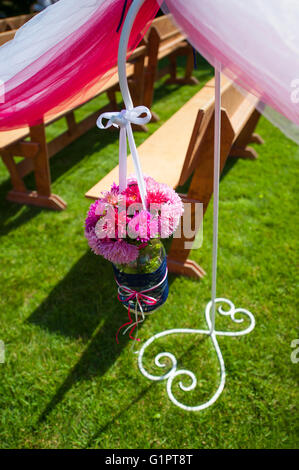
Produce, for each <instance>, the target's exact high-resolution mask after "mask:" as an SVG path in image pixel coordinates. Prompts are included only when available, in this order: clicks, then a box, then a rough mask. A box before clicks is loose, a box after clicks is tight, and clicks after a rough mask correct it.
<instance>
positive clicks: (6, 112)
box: [0, 0, 159, 130]
mask: <svg viewBox="0 0 299 470" xmlns="http://www.w3.org/2000/svg"><path fill="white" fill-rule="evenodd" d="M131 1H132V0H131ZM131 1H128V5H127V9H128V7H129V6H130V5H131ZM123 6H124V1H123V0H93V1H91V0H85V2H82V1H81V0H80V1H79V0H71V1H70V0H60V1H59V2H58V3H56V4H54V5H52V6H51V7H49V8H47V9H46V10H45V11H44V12H42V13H41V14H39V15H37V16H35V17H34V18H33V19H32V20H31V21H29V22H28V23H26V24H25V25H24V26H23V27H22V28H21V29H20V30H19V31H18V32H17V35H16V37H15V39H14V40H12V41H10V42H9V43H7V44H5V45H4V46H2V47H1V48H0V84H1V82H2V87H1V88H2V92H3V96H2V99H1V97H0V130H7V129H13V128H18V127H21V126H24V125H35V124H38V123H40V122H41V121H42V120H43V119H45V118H49V117H51V116H52V115H55V114H57V113H59V112H61V111H65V110H67V109H69V108H71V107H72V106H74V105H76V106H77V105H79V104H81V103H83V102H85V101H86V100H87V99H88V98H90V97H91V96H92V95H93V93H94V92H95V91H99V90H100V88H101V86H102V85H103V83H104V81H105V80H108V79H109V78H110V77H111V74H112V72H111V68H113V67H115V66H116V62H117V50H118V42H119V37H120V32H117V31H116V30H117V27H118V24H119V21H120V18H121V13H122V9H123ZM158 8H159V6H158V4H157V2H156V1H155V0H147V1H146V2H145V4H144V5H143V7H142V8H141V10H140V11H139V13H138V16H137V18H136V21H135V23H134V26H133V29H132V34H131V36H130V41H129V50H133V49H134V48H135V47H136V46H137V44H138V43H139V41H140V40H141V39H142V37H143V35H144V33H145V32H146V29H147V27H148V26H149V24H150V23H149V22H150V21H151V20H152V19H153V18H154V16H155V15H156V13H157V10H158ZM109 71H110V72H109ZM114 72H115V70H114ZM1 101H2V102H1Z"/></svg>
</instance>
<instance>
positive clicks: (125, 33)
mask: <svg viewBox="0 0 299 470" xmlns="http://www.w3.org/2000/svg"><path fill="white" fill-rule="evenodd" d="M144 2H145V0H134V1H133V3H132V5H131V7H130V9H129V11H128V14H127V17H126V20H125V22H124V25H123V29H122V33H121V37H120V41H119V50H118V73H119V84H120V89H121V92H122V96H123V99H124V103H125V105H126V109H127V110H132V109H133V103H132V99H131V96H130V92H129V88H128V83H127V76H126V52H127V47H128V41H129V35H130V32H131V29H132V26H133V23H134V20H135V18H136V15H137V12H138V10H139V8H140V7H141V6H142V4H143V3H144ZM220 70H221V66H220V64H217V66H216V68H215V135H214V188H213V191H214V202H213V262H212V292H211V299H212V300H211V301H210V302H209V303H208V304H207V306H206V311H205V317H206V322H207V327H208V329H207V330H200V329H186V328H177V329H171V330H165V331H162V332H161V333H157V334H156V335H154V336H152V337H151V338H150V339H148V340H147V341H146V343H145V344H144V345H143V347H142V348H141V350H140V351H139V353H138V354H139V355H138V366H139V369H140V371H141V372H142V374H143V375H144V376H145V377H147V378H148V379H150V380H155V381H161V380H167V393H168V396H169V398H170V400H171V401H172V402H173V403H174V404H175V405H177V406H179V407H180V408H182V409H184V410H187V411H200V410H203V409H205V408H208V407H209V406H211V405H212V404H213V403H214V402H215V401H216V400H217V399H218V397H219V396H220V394H221V393H222V391H223V388H224V384H225V365H224V360H223V356H222V353H221V350H220V347H219V344H218V341H217V336H241V335H245V334H247V333H250V332H251V331H252V330H253V328H254V326H255V320H254V316H253V315H252V313H250V312H249V311H248V310H245V309H242V308H235V306H234V304H233V303H232V302H231V301H230V300H228V299H224V298H216V286H217V247H218V213H219V178H220V171H219V168H220V136H221V91H220V76H221V75H220ZM137 158H138V157H137ZM138 170H139V171H140V172H141V169H140V166H139V163H138ZM217 303H222V304H226V305H228V307H229V308H228V310H225V309H223V307H222V305H220V306H219V307H218V309H217V311H218V313H219V314H220V315H225V316H228V317H230V318H231V320H232V321H233V322H235V323H242V322H243V321H244V317H243V318H237V317H236V315H237V314H243V315H245V317H247V318H248V319H249V320H250V325H249V326H248V327H247V328H246V329H244V330H242V331H232V332H229V331H217V330H216V329H215V319H216V318H215V317H216V304H217ZM189 333H198V334H204V335H209V336H210V337H211V340H212V342H213V345H214V348H215V351H216V354H217V357H218V361H219V365H220V384H219V386H218V389H217V391H216V392H215V394H214V395H213V396H212V398H210V400H208V401H207V402H206V403H203V404H201V405H198V406H186V405H184V404H182V403H180V402H179V401H178V400H177V399H176V398H175V397H174V395H173V392H172V384H173V380H174V379H175V377H178V376H188V377H189V378H190V379H191V385H188V386H186V385H184V384H183V383H182V382H179V386H180V388H181V390H183V391H186V392H188V391H191V390H194V388H195V387H196V384H197V380H196V377H195V374H194V373H193V372H191V371H189V370H186V369H177V359H176V357H175V356H174V355H173V354H171V353H169V352H162V353H159V354H158V355H157V356H156V358H155V364H156V366H158V367H166V364H164V363H163V362H161V359H163V358H168V359H170V361H171V364H172V365H171V368H170V370H169V371H168V372H167V373H166V374H164V375H162V376H155V375H152V374H149V373H148V372H147V371H146V370H145V368H144V366H143V362H142V361H143V355H144V352H145V350H146V349H147V348H148V347H149V346H150V345H151V344H152V343H153V342H154V341H155V340H157V339H159V338H162V337H164V336H168V335H173V334H189Z"/></svg>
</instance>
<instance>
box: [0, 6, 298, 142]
mask: <svg viewBox="0 0 299 470" xmlns="http://www.w3.org/2000/svg"><path fill="white" fill-rule="evenodd" d="M131 3H132V0H128V1H127V2H125V1H124V0H84V2H82V1H81V0H60V1H59V2H57V3H55V4H54V5H52V6H50V7H49V8H47V9H46V10H44V11H43V12H42V13H40V14H38V15H37V16H35V17H34V18H33V19H31V20H30V21H29V22H28V23H26V24H25V25H24V26H23V27H22V28H20V30H19V31H18V32H17V34H16V36H15V39H14V40H13V41H10V42H9V43H7V44H5V45H4V46H2V47H1V48H0V64H1V68H0V130H5V129H12V128H16V127H20V126H23V125H28V124H29V125H34V124H37V123H39V122H41V121H42V119H44V118H45V117H49V116H51V115H52V114H56V113H58V112H60V111H65V110H67V109H69V108H71V107H72V106H76V105H79V104H81V103H83V102H85V101H86V100H87V99H89V98H90V97H92V96H93V94H94V93H95V92H97V91H99V90H100V88H101V87H102V86H103V83H104V82H105V80H107V79H108V78H109V77H110V75H111V73H112V72H111V68H112V67H114V66H115V65H116V61H117V49H118V42H119V37H120V33H119V32H118V33H117V32H116V30H117V27H118V24H119V21H120V18H121V15H122V11H123V8H124V5H125V4H127V7H126V11H127V10H128V8H129V6H130V5H131ZM161 3H162V2H161V1H160V0H146V1H145V3H144V5H143V6H142V8H141V10H140V12H139V14H138V16H137V18H136V21H135V24H134V27H133V31H132V34H131V37H130V43H129V47H130V49H134V47H136V45H137V44H138V42H139V41H140V39H141V38H142V36H143V34H144V33H145V31H146V28H147V27H148V26H149V23H150V21H151V20H152V19H153V18H154V16H155V14H156V12H157V10H158V8H159V5H160V4H161ZM163 6H164V8H167V9H168V10H169V12H170V13H172V15H173V18H174V21H175V22H176V23H177V25H178V26H179V27H180V28H181V29H182V30H183V31H184V33H185V34H186V35H187V36H188V37H189V39H190V42H191V43H192V44H193V46H194V47H195V48H196V49H197V50H198V51H199V52H200V53H201V54H202V55H203V56H204V57H205V58H206V59H207V60H208V61H209V62H210V63H211V64H212V65H214V66H215V67H217V66H218V65H217V64H221V69H222V72H223V73H225V74H226V75H228V76H229V77H230V78H231V79H233V80H234V81H235V83H236V84H237V85H239V86H240V87H241V88H242V90H244V91H245V92H250V93H252V94H254V95H255V96H257V97H258V98H259V99H260V103H259V105H258V109H259V110H260V111H261V112H263V114H264V115H265V116H267V117H268V118H269V119H270V120H272V122H274V123H275V124H277V125H278V126H279V127H280V128H281V129H282V130H283V131H284V132H285V133H286V134H287V135H288V136H289V137H291V138H293V139H294V140H296V141H297V142H298V143H299V129H298V126H299V67H298V65H299V27H298V24H299V1H298V0H250V1H248V0H187V1H186V0H166V1H165V2H164V4H163ZM109 71H110V72H109ZM1 92H2V94H1ZM1 101H2V102H1Z"/></svg>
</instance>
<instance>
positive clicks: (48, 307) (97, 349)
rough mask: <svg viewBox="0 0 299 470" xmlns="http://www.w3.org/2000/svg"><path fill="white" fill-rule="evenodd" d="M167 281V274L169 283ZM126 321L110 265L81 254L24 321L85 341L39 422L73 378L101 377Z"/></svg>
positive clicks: (116, 349)
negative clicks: (73, 364) (119, 329)
mask: <svg viewBox="0 0 299 470" xmlns="http://www.w3.org/2000/svg"><path fill="white" fill-rule="evenodd" d="M173 280H174V276H171V278H170V281H169V282H170V284H171V283H172V282H173ZM126 319H127V313H126V310H125V309H124V308H123V306H122V305H121V304H120V303H119V302H118V300H117V290H116V285H115V282H114V278H113V272H112V267H111V266H110V263H108V262H106V261H105V260H103V259H102V258H100V257H97V256H95V255H94V254H93V253H91V252H87V253H86V254H85V255H84V256H82V257H81V258H80V260H79V261H78V262H77V263H76V264H75V265H74V266H73V268H72V269H71V270H70V272H69V273H68V274H67V276H66V277H65V278H64V279H63V280H62V281H61V282H60V283H58V284H57V285H56V286H55V288H54V289H53V290H52V292H51V293H50V295H49V296H48V297H47V299H46V300H45V301H44V302H43V303H42V304H41V305H40V306H39V307H38V308H37V309H36V310H35V311H34V312H33V313H32V315H31V316H30V317H29V318H28V320H27V321H28V322H30V323H33V324H35V325H38V326H39V327H41V328H44V329H46V330H48V331H50V332H55V333H59V334H62V335H65V336H69V337H72V338H80V339H82V340H83V341H85V342H86V343H87V347H86V349H85V351H84V352H83V354H82V356H81V358H80V360H79V361H78V362H77V364H76V365H75V366H74V367H73V369H72V370H71V372H70V374H69V375H68V377H67V378H66V380H65V381H64V382H63V383H62V385H61V386H60V387H59V388H58V390H57V392H56V394H55V396H54V397H53V398H52V400H51V401H50V403H49V404H48V405H47V406H46V408H45V410H44V411H43V412H42V414H41V416H40V418H39V421H42V420H44V419H45V418H46V416H47V415H48V414H49V413H50V412H51V411H52V410H53V409H54V408H55V406H56V405H57V404H58V403H59V402H60V401H61V400H62V399H63V397H64V396H65V394H66V393H67V392H68V390H70V389H71V387H72V386H73V385H74V384H75V383H76V382H77V381H81V380H88V379H89V378H90V377H92V376H94V375H97V376H102V375H104V374H105V373H106V372H107V370H109V368H110V367H111V366H112V365H113V363H114V362H115V361H116V360H117V358H118V356H119V355H120V354H121V352H122V350H123V348H124V347H125V346H126V344H127V342H128V341H131V340H130V339H129V336H128V335H125V336H122V335H121V336H120V342H119V344H117V343H116V340H115V334H116V332H117V330H118V328H119V327H120V326H121V325H122V324H123V323H124V322H125V321H126ZM140 328H142V325H141V326H140Z"/></svg>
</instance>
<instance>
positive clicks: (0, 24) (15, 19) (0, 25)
mask: <svg viewBox="0 0 299 470" xmlns="http://www.w3.org/2000/svg"><path fill="white" fill-rule="evenodd" d="M34 15H36V13H29V14H28V15H18V16H11V17H9V18H2V19H0V33H2V32H3V31H10V30H14V29H18V28H20V27H21V26H23V24H25V23H27V21H29V20H30V19H31V18H32V17H33V16H34Z"/></svg>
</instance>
